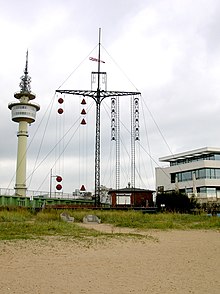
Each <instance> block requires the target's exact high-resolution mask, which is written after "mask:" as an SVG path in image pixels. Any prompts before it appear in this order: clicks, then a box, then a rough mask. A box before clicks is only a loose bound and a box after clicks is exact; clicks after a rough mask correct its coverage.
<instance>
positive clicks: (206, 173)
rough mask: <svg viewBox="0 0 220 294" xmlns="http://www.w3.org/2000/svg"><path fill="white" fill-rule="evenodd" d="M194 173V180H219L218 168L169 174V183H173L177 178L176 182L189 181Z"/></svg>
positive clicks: (219, 172) (219, 170) (219, 171)
mask: <svg viewBox="0 0 220 294" xmlns="http://www.w3.org/2000/svg"><path fill="white" fill-rule="evenodd" d="M193 173H195V176H196V179H197V180H198V179H220V169H219V168H201V169H197V170H191V171H185V172H180V173H172V174H171V183H175V179H176V177H177V180H178V182H184V181H191V180H192V179H193Z"/></svg>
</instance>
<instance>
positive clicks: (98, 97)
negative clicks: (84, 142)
mask: <svg viewBox="0 0 220 294" xmlns="http://www.w3.org/2000/svg"><path fill="white" fill-rule="evenodd" d="M100 47H101V28H99V43H98V59H97V60H96V61H97V62H98V71H97V72H96V74H97V76H98V82H97V90H95V91H93V90H61V89H59V90H56V92H57V93H61V94H72V95H78V96H83V97H91V98H92V99H93V100H94V101H95V103H96V139H95V206H96V207H97V206H99V205H100V135H101V132H100V131H101V124H100V108H101V102H102V101H103V100H104V99H105V98H107V97H120V96H135V95H140V94H141V93H140V92H125V91H107V90H101V88H100V76H101V75H102V74H103V72H101V66H100V63H101V52H100Z"/></svg>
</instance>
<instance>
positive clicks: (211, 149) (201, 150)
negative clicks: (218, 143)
mask: <svg viewBox="0 0 220 294" xmlns="http://www.w3.org/2000/svg"><path fill="white" fill-rule="evenodd" d="M212 153H218V154H220V148H217V147H203V148H199V149H194V150H190V151H186V152H182V153H177V154H172V155H169V156H164V157H160V158H159V160H160V161H161V162H171V161H176V160H178V159H186V158H190V157H195V156H200V155H205V154H212Z"/></svg>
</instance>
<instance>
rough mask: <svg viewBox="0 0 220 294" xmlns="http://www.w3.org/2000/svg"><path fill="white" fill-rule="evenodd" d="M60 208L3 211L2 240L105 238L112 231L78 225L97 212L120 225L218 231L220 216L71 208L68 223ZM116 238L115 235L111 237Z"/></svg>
mask: <svg viewBox="0 0 220 294" xmlns="http://www.w3.org/2000/svg"><path fill="white" fill-rule="evenodd" d="M60 212H61V211H56V210H51V211H44V212H38V213H32V212H30V211H28V210H14V211H7V210H2V211H0V240H15V239H36V238H43V237H46V236H59V237H68V238H73V239H77V240H83V239H86V238H90V237H96V238H103V237H108V236H109V234H105V233H100V232H97V231H95V230H91V229H84V228H82V227H80V226H78V225H77V222H82V220H83V217H84V216H85V215H88V214H96V215H97V216H98V217H99V218H101V221H102V223H108V224H112V225H113V226H117V227H129V228H137V229H145V230H148V229H158V230H170V229H178V230H189V229H203V230H210V229H214V230H219V229H220V218H219V217H210V216H207V215H205V214H202V215H189V214H167V213H166V214H161V213H160V214H159V213H158V214H142V213H141V212H135V211H101V210H97V211H91V210H73V211H68V213H69V215H70V216H73V217H74V218H75V223H66V222H64V221H62V220H61V219H60V217H59V214H60ZM111 237H113V236H111Z"/></svg>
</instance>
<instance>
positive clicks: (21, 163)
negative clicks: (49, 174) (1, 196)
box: [15, 121, 28, 197]
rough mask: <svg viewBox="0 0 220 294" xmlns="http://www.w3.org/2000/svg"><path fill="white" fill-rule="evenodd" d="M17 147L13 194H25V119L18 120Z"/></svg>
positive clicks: (26, 133)
mask: <svg viewBox="0 0 220 294" xmlns="http://www.w3.org/2000/svg"><path fill="white" fill-rule="evenodd" d="M17 136H18V147H17V168H16V182H15V194H16V195H21V196H23V197H25V196H26V190H27V187H26V153H27V137H28V125H27V122H26V121H20V122H19V129H18V134H17Z"/></svg>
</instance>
